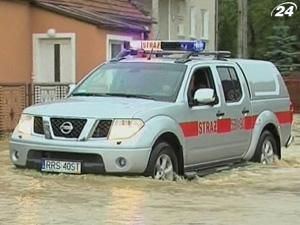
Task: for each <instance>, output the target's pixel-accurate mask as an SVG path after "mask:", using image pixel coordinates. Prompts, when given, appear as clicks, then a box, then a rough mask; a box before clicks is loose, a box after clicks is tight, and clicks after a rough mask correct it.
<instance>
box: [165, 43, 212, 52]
mask: <svg viewBox="0 0 300 225" xmlns="http://www.w3.org/2000/svg"><path fill="white" fill-rule="evenodd" d="M205 47H206V43H205V42H204V41H165V42H162V43H161V48H162V50H164V51H188V52H203V51H204V50H205Z"/></svg>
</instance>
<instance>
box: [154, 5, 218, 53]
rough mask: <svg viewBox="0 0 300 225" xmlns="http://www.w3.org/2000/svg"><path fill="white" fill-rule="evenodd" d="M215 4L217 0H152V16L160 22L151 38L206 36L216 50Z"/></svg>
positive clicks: (185, 38) (197, 37)
mask: <svg viewBox="0 0 300 225" xmlns="http://www.w3.org/2000/svg"><path fill="white" fill-rule="evenodd" d="M215 4H216V0H152V16H153V18H154V20H156V21H157V24H156V25H154V26H153V28H152V37H151V38H156V37H158V39H170V40H183V39H184V40H190V39H197V40H199V39H203V40H206V41H207V43H208V47H207V49H208V50H215V49H216V48H215V40H216V5H215ZM169 12H170V13H169Z"/></svg>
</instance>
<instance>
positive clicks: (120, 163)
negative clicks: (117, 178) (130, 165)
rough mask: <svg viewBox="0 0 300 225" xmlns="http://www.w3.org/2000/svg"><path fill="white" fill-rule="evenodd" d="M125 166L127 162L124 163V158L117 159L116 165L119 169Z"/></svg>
mask: <svg viewBox="0 0 300 225" xmlns="http://www.w3.org/2000/svg"><path fill="white" fill-rule="evenodd" d="M126 164H127V161H126V159H125V158H123V157H120V158H118V159H117V165H118V166H119V167H125V166H126Z"/></svg>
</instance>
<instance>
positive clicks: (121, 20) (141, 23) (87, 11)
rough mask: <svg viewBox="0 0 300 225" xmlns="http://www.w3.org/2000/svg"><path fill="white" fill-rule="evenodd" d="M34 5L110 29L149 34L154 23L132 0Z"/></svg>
mask: <svg viewBox="0 0 300 225" xmlns="http://www.w3.org/2000/svg"><path fill="white" fill-rule="evenodd" d="M32 4H34V5H36V6H38V7H41V8H44V9H46V10H50V11H54V12H56V13H60V14H63V15H65V16H69V17H72V18H75V19H78V20H82V21H85V22H88V23H91V24H95V25H97V26H101V27H107V28H110V29H119V30H126V31H128V30H133V31H139V32H149V28H148V26H149V25H151V23H152V19H151V17H149V16H146V15H145V14H144V13H143V12H142V11H141V10H139V9H138V7H137V6H136V5H135V4H133V3H132V2H131V1H130V0H32Z"/></svg>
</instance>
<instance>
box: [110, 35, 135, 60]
mask: <svg viewBox="0 0 300 225" xmlns="http://www.w3.org/2000/svg"><path fill="white" fill-rule="evenodd" d="M131 40H132V37H130V36H120V35H111V34H108V35H107V36H106V44H107V45H106V60H107V61H109V60H111V59H112V58H115V57H116V56H117V55H118V54H119V53H120V52H121V51H122V50H123V49H124V48H125V46H126V45H128V42H130V41H131Z"/></svg>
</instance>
